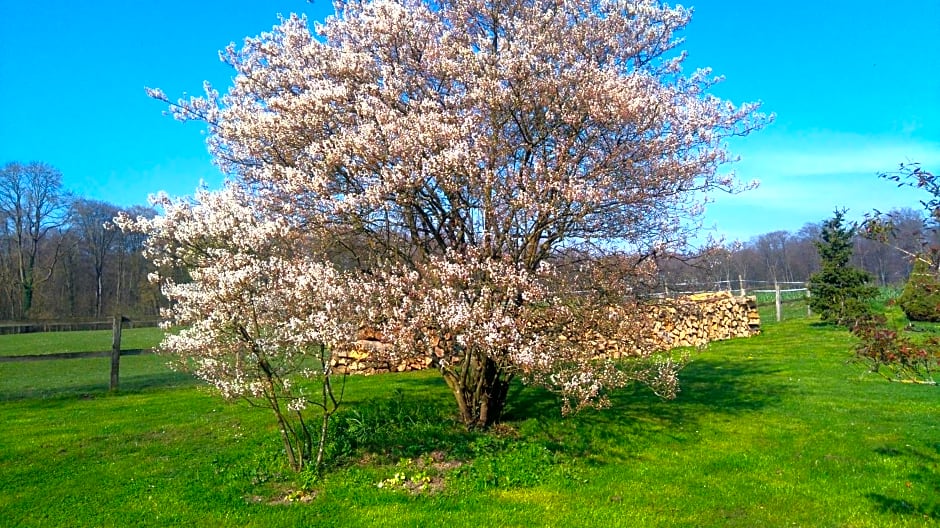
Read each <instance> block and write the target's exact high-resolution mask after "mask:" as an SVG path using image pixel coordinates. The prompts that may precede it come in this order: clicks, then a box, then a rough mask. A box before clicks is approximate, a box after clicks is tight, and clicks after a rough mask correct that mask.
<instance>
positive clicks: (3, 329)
mask: <svg viewBox="0 0 940 528" xmlns="http://www.w3.org/2000/svg"><path fill="white" fill-rule="evenodd" d="M159 325H160V320H159V319H135V320H130V319H126V320H125V321H124V327H125V328H153V327H155V326H159ZM111 327H112V320H111V319H104V320H95V321H90V320H84V321H13V322H3V323H0V335H9V334H31V333H39V332H80V331H86V330H108V329H110V328H111Z"/></svg>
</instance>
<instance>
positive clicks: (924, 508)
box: [0, 307, 940, 527]
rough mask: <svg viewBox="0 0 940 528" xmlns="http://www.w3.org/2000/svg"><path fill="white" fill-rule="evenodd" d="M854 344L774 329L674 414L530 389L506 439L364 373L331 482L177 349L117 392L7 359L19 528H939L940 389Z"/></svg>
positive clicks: (519, 392)
mask: <svg viewBox="0 0 940 528" xmlns="http://www.w3.org/2000/svg"><path fill="white" fill-rule="evenodd" d="M772 309H773V308H772V307H771V310H772ZM762 311H763V308H762ZM804 313H805V312H804ZM768 320H769V318H768V317H767V315H766V313H765V321H768ZM9 337H12V336H4V337H0V349H5V347H6V343H7V341H5V340H6V339H8V338H9ZM852 344H853V338H852V337H851V336H850V335H849V334H848V333H847V332H845V331H843V330H839V329H836V328H833V327H827V326H822V325H819V324H818V323H817V322H815V320H814V319H812V318H807V317H805V315H804V316H803V317H802V318H795V319H791V320H785V321H784V322H783V323H779V324H775V323H765V325H764V331H763V333H762V334H761V335H760V336H757V337H753V338H750V339H738V340H733V341H728V342H722V343H716V344H713V345H712V346H711V347H710V348H709V349H707V350H705V351H703V352H700V353H696V355H695V357H694V361H693V362H692V363H691V364H689V365H688V366H687V367H686V368H685V369H684V370H683V372H682V392H681V393H680V394H679V396H678V398H677V399H676V400H674V401H671V402H662V401H660V400H658V399H657V398H655V397H653V396H651V395H650V394H649V393H648V392H647V391H645V390H643V389H642V388H636V389H631V390H624V391H621V392H619V393H617V394H616V395H615V396H614V398H613V406H612V408H610V409H607V410H604V411H589V412H584V413H581V414H578V415H576V416H573V417H566V418H563V417H561V416H560V414H559V405H558V403H557V401H556V400H555V398H554V397H553V396H552V395H550V394H547V393H545V392H544V391H540V390H536V389H532V388H527V387H523V386H521V385H520V386H518V387H516V389H515V392H514V393H513V394H512V396H511V400H510V403H511V407H510V408H509V410H508V416H507V420H506V424H505V425H504V426H500V427H498V428H497V429H496V430H495V431H494V432H491V433H488V434H478V433H475V434H470V433H466V432H465V431H463V430H462V428H461V427H460V426H459V425H457V424H456V423H455V422H454V421H453V411H454V409H453V403H452V401H451V398H450V396H449V395H448V391H447V388H446V386H445V385H444V383H443V382H442V381H441V380H440V378H439V376H437V375H436V374H435V373H433V372H424V373H410V374H398V375H384V376H375V377H368V378H365V377H356V378H351V379H350V381H349V386H348V388H347V394H348V398H347V406H346V407H345V408H344V410H343V412H342V414H341V415H340V417H339V419H338V420H337V422H336V423H337V426H338V427H337V430H336V434H335V435H334V439H335V441H334V443H333V444H332V445H331V454H332V455H333V460H336V461H337V462H336V464H335V465H334V467H332V468H330V470H329V471H328V473H327V474H326V477H325V478H324V479H323V480H320V481H316V480H314V479H313V478H311V477H310V476H309V475H300V476H298V475H294V474H292V473H290V472H289V471H286V470H285V469H284V468H283V465H282V463H281V457H280V444H279V441H278V438H277V435H276V430H275V428H274V424H273V421H272V419H271V417H270V416H269V414H268V413H266V412H264V411H263V410H258V409H253V408H250V407H248V406H246V405H243V404H229V403H225V402H223V401H221V400H219V399H218V398H217V397H216V396H214V395H213V394H212V393H211V391H209V390H208V389H207V388H205V387H203V386H201V385H200V384H198V383H195V382H194V381H192V380H191V379H189V378H188V377H186V376H185V375H182V374H178V373H174V372H171V371H169V370H167V369H166V368H165V367H164V366H163V364H162V362H163V361H164V358H161V357H160V356H133V357H127V358H124V359H122V364H121V365H122V385H121V386H122V390H121V391H120V393H118V394H113V395H112V394H108V392H107V374H108V370H107V360H106V359H100V360H99V359H88V360H68V361H64V360H63V361H48V362H36V363H0V416H2V419H0V519H3V521H2V525H3V526H169V525H182V526H625V527H627V526H629V527H634V526H741V527H753V526H814V527H815V526H846V527H849V526H852V527H868V526H870V527H884V526H938V525H940V420H938V416H940V388H937V387H931V386H910V385H902V384H891V383H888V382H885V381H883V380H882V379H880V378H877V377H875V376H871V375H866V374H865V373H864V369H863V368H862V367H861V365H859V364H856V363H852V362H851V361H850V359H851V357H852V353H851V348H852ZM380 484H381V487H380ZM412 488H414V489H415V490H416V491H414V492H413V491H411V489H412Z"/></svg>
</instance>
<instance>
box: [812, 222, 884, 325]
mask: <svg viewBox="0 0 940 528" xmlns="http://www.w3.org/2000/svg"><path fill="white" fill-rule="evenodd" d="M854 233H855V226H854V225H845V210H844V209H842V210H838V209H837V210H836V211H835V214H834V216H833V217H832V218H830V219H829V220H826V221H825V222H824V223H823V228H822V232H821V233H820V240H818V241H816V243H815V244H816V249H817V250H818V251H819V258H820V261H821V264H822V269H820V270H819V271H818V272H817V273H814V274H813V275H811V276H810V279H809V280H810V284H809V291H810V295H811V297H810V307H811V308H812V309H813V311H815V312H816V313H818V314H819V316H820V317H821V318H822V320H823V321H826V322H831V323H836V324H840V325H849V324H852V323H853V322H855V321H856V320H857V319H858V318H859V317H861V316H863V315H866V314H868V313H869V312H870V302H871V300H872V299H873V298H874V297H875V295H876V294H877V289H876V288H874V287H873V286H870V285H869V283H870V282H871V280H872V277H871V275H870V274H868V273H867V272H865V271H863V270H860V269H858V268H855V267H852V266H850V265H849V261H850V260H851V259H852V239H853V237H854Z"/></svg>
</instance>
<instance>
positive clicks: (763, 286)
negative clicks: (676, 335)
mask: <svg viewBox="0 0 940 528" xmlns="http://www.w3.org/2000/svg"><path fill="white" fill-rule="evenodd" d="M663 290H664V295H665V296H666V297H675V296H682V295H695V294H699V293H708V292H716V291H736V292H737V293H738V295H740V296H741V297H746V296H748V295H756V294H761V293H763V294H771V293H772V294H774V308H775V311H776V320H777V322H778V323H779V322H780V321H781V320H782V319H783V305H784V304H785V303H788V302H795V301H797V300H799V301H803V300H805V301H806V315H807V316H810V315H812V312H811V311H810V308H809V302H808V301H809V289H808V288H807V284H806V283H805V282H772V281H745V280H744V279H743V278H741V277H738V280H737V281H727V280H721V281H716V282H714V283H678V284H672V285H664V286H663ZM795 292H803V295H802V296H800V298H798V299H794V298H793V296H792V295H786V294H790V293H795ZM787 297H789V298H787Z"/></svg>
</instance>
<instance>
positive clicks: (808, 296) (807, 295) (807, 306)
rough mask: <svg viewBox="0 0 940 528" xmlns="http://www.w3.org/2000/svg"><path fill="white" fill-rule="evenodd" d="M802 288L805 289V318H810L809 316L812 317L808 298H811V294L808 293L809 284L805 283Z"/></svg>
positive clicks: (811, 308)
mask: <svg viewBox="0 0 940 528" xmlns="http://www.w3.org/2000/svg"><path fill="white" fill-rule="evenodd" d="M804 287H805V288H806V316H807V317H810V316H811V315H813V307H812V306H810V305H809V299H810V297H812V296H813V294H812V293H810V291H809V283H808V282H807V283H806V284H804Z"/></svg>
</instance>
